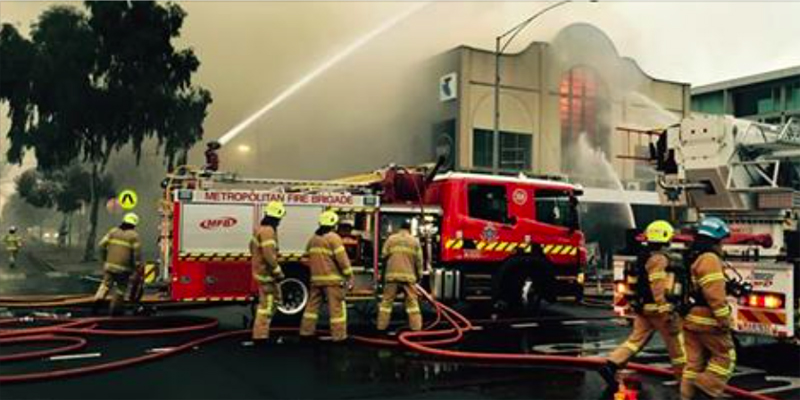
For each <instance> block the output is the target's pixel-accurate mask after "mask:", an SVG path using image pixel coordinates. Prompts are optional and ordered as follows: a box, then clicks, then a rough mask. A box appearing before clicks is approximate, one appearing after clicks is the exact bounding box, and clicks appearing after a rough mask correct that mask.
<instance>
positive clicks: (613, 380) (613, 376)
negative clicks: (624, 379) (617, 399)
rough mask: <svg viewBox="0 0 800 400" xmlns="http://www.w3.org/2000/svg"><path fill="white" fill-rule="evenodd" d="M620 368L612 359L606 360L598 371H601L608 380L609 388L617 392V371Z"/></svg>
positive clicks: (605, 379) (601, 374)
mask: <svg viewBox="0 0 800 400" xmlns="http://www.w3.org/2000/svg"><path fill="white" fill-rule="evenodd" d="M618 370H619V365H617V364H614V363H613V362H611V361H606V365H604V366H602V367H601V368H600V369H599V370H597V372H599V373H600V376H601V377H602V378H603V380H604V381H606V385H608V388H609V389H610V390H611V391H613V392H616V391H617V386H619V383H618V382H617V371H618Z"/></svg>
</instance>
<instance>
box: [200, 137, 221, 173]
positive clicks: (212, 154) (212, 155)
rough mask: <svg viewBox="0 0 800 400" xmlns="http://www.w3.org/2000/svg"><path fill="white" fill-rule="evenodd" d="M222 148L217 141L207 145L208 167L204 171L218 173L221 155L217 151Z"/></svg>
mask: <svg viewBox="0 0 800 400" xmlns="http://www.w3.org/2000/svg"><path fill="white" fill-rule="evenodd" d="M221 147H222V144H220V142H218V141H216V140H212V141H210V142H208V143H207V144H206V152H205V156H206V165H205V167H204V168H203V169H205V171H206V172H217V171H218V170H219V154H217V151H218V150H219V149H220V148H221Z"/></svg>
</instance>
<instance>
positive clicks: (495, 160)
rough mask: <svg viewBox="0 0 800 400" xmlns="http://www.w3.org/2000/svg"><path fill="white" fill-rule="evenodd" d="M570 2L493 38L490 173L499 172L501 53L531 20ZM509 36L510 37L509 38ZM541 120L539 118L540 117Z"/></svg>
mask: <svg viewBox="0 0 800 400" xmlns="http://www.w3.org/2000/svg"><path fill="white" fill-rule="evenodd" d="M569 2H571V0H564V1H559V2H558V3H555V4H551V5H549V6H547V7H545V8H544V9H542V10H541V11H539V12H537V13H536V14H533V15H532V16H531V17H530V18H528V19H526V20H525V21H522V22H520V23H519V24H517V25H516V26H514V27H513V28H511V29H509V30H508V31H506V32H505V33H503V34H502V35H500V36H497V37H496V38H495V43H494V133H493V135H492V171H493V172H494V173H498V172H500V57H501V56H502V55H503V52H504V51H505V50H506V48H508V45H509V44H511V42H512V41H513V40H514V38H516V37H517V35H518V34H519V33H520V32H522V31H523V30H524V29H525V28H526V27H527V26H528V25H530V23H531V22H533V20H535V19H536V18H538V17H539V16H540V15H542V14H544V13H546V12H548V11H550V10H552V9H554V8H557V7H561V6H563V5H564V4H567V3H569ZM509 36H510V37H509ZM506 37H508V40H506V41H505V43H503V39H505V38H506ZM540 118H541V116H540Z"/></svg>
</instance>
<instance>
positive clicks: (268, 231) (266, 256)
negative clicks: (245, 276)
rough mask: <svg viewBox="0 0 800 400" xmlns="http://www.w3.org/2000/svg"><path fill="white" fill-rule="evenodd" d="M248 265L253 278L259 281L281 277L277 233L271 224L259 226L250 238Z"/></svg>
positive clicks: (268, 280) (265, 281)
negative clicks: (251, 270)
mask: <svg viewBox="0 0 800 400" xmlns="http://www.w3.org/2000/svg"><path fill="white" fill-rule="evenodd" d="M250 256H251V258H250V265H251V267H252V269H253V278H254V279H255V280H256V281H258V282H259V283H270V282H274V281H275V280H276V279H283V271H282V270H281V266H280V264H278V235H277V232H275V228H273V227H271V226H260V227H258V229H256V231H255V232H254V233H253V237H252V238H251V239H250Z"/></svg>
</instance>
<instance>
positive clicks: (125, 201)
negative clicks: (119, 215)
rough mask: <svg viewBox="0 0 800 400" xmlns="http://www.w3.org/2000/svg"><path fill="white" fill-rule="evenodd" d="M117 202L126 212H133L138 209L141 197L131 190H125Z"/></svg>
mask: <svg viewBox="0 0 800 400" xmlns="http://www.w3.org/2000/svg"><path fill="white" fill-rule="evenodd" d="M117 201H119V205H120V206H122V208H123V209H125V210H132V209H133V208H134V207H136V203H138V202H139V197H138V196H136V192H134V191H133V190H131V189H126V190H123V191H122V192H120V193H119V195H118V196H117Z"/></svg>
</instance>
